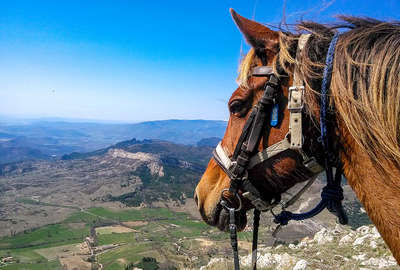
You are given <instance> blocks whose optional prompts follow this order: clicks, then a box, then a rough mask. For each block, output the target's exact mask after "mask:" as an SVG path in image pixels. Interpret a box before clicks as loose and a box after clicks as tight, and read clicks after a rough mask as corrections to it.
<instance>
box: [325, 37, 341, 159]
mask: <svg viewBox="0 0 400 270" xmlns="http://www.w3.org/2000/svg"><path fill="white" fill-rule="evenodd" d="M338 38H339V33H336V34H335V35H334V36H333V38H332V40H331V43H330V44H329V48H328V53H327V55H326V60H325V68H324V75H323V79H322V85H321V108H320V110H321V111H320V125H321V141H322V144H323V146H324V149H325V152H328V145H329V144H328V137H327V136H326V133H327V128H326V126H327V125H326V114H327V112H328V107H327V106H328V102H329V97H328V90H329V88H330V85H331V79H332V68H333V57H334V55H335V47H336V43H337V41H338Z"/></svg>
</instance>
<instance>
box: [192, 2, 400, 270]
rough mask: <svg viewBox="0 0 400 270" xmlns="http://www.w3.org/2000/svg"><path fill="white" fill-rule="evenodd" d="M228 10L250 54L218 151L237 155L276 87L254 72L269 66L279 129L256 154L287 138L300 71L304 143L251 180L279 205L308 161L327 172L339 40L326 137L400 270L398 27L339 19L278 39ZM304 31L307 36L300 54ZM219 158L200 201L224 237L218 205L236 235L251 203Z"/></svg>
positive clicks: (267, 132)
mask: <svg viewBox="0 0 400 270" xmlns="http://www.w3.org/2000/svg"><path fill="white" fill-rule="evenodd" d="M230 12H231V15H232V18H233V20H234V22H235V23H236V25H237V26H238V28H239V30H240V31H241V33H242V34H243V36H244V38H245V40H246V41H247V43H248V44H249V45H250V46H251V49H250V51H249V52H248V53H247V55H246V56H245V57H244V58H243V59H242V61H241V63H240V67H239V76H238V79H237V82H238V84H239V86H238V88H237V89H236V90H235V91H234V92H233V94H232V96H231V97H230V99H229V101H228V108H229V112H230V117H229V121H228V124H227V128H226V132H225V135H224V137H223V139H222V141H221V143H220V145H219V148H220V149H219V151H220V152H221V151H223V152H225V153H226V156H227V158H228V159H229V158H232V156H234V155H235V149H237V145H238V143H240V142H241V140H242V139H241V136H242V131H243V130H244V129H246V126H245V125H246V122H247V121H248V119H249V118H250V117H253V116H252V113H251V112H252V111H253V108H254V106H256V105H257V104H259V102H260V100H261V99H262V98H263V91H264V88H265V86H266V85H267V84H268V83H269V82H270V80H271V76H256V75H257V74H256V73H254V70H256V69H257V68H262V67H266V66H267V67H272V70H270V73H268V74H267V75H270V74H274V76H276V77H277V78H278V79H279V84H280V88H281V92H282V93H281V98H280V99H279V102H278V103H279V123H278V125H277V126H275V127H271V125H264V126H263V127H262V133H261V138H260V139H259V140H257V141H256V145H255V149H254V151H253V153H252V154H254V152H256V151H257V150H258V151H263V150H264V149H265V148H266V147H268V146H271V145H274V144H276V143H278V142H280V141H282V140H284V139H285V138H287V137H288V134H290V133H291V123H290V122H291V120H290V113H291V111H290V110H289V108H288V102H289V100H290V98H291V97H290V85H292V84H293V81H294V80H295V78H293V77H294V74H295V73H296V72H297V76H298V77H299V78H297V80H298V81H301V82H302V83H303V84H304V97H303V99H304V106H302V107H301V120H302V121H300V122H301V124H300V125H301V129H302V134H301V135H302V136H301V137H300V141H299V140H298V139H299V138H297V140H298V141H299V142H301V143H302V149H301V150H302V151H299V149H296V148H289V149H287V150H286V151H283V152H281V153H279V154H277V155H275V156H273V157H272V158H269V159H267V160H261V161H259V162H258V163H257V164H256V165H255V166H252V168H250V169H247V170H246V175H247V177H248V179H249V180H250V182H251V183H252V185H253V186H254V187H255V188H256V189H257V190H258V191H259V192H260V194H261V195H262V197H263V198H264V199H265V200H269V201H271V202H273V201H276V200H278V201H279V199H280V195H281V194H282V193H284V192H285V191H287V190H288V189H289V188H291V187H293V186H294V185H296V184H298V183H300V182H304V181H306V180H307V179H308V178H309V177H310V175H309V174H308V173H307V172H305V171H304V170H302V169H300V168H301V167H302V166H301V165H302V162H303V159H304V155H302V154H303V153H306V154H307V155H309V156H313V157H315V160H316V161H317V162H318V163H319V164H322V166H323V167H324V164H326V163H324V159H325V160H326V158H325V157H324V154H323V153H324V148H323V145H321V139H320V138H319V137H321V122H320V117H321V102H320V96H321V83H322V81H323V77H324V75H323V73H324V68H325V67H326V63H325V61H326V58H327V53H328V48H329V46H330V44H331V42H332V39H333V38H334V36H335V35H337V36H338V38H337V43H336V46H335V47H334V53H335V54H334V57H333V62H332V73H331V82H330V88H329V91H330V92H329V98H330V99H329V104H328V106H329V115H331V116H332V117H331V118H330V120H328V122H329V125H330V127H331V128H330V129H329V132H328V134H327V137H328V138H329V139H330V141H331V146H332V147H331V148H332V152H331V153H330V155H331V156H333V159H336V160H337V162H338V164H341V168H342V170H343V175H344V176H345V178H346V179H347V181H348V184H349V185H350V186H351V188H352V189H353V190H354V192H355V194H356V196H357V197H358V199H359V200H360V202H361V203H362V205H363V207H364V208H365V210H366V212H367V214H368V216H369V217H370V219H371V221H372V222H373V223H374V225H375V226H376V228H377V229H378V231H379V233H380V234H381V236H382V238H383V239H384V241H385V242H386V244H387V246H388V247H389V249H390V250H391V252H392V254H393V256H394V257H395V259H396V260H397V263H398V264H400V181H399V177H400V122H399V119H400V23H398V22H383V21H379V20H375V19H371V18H361V17H352V16H340V17H339V19H340V23H339V24H335V25H324V24H319V23H316V22H312V21H308V22H305V21H303V22H300V23H299V24H298V25H297V31H296V32H295V33H293V32H290V31H283V30H279V31H274V30H272V29H270V28H268V27H266V26H265V25H263V24H260V23H258V22H255V21H253V20H249V19H246V18H244V17H242V16H240V15H239V14H237V13H236V12H235V11H234V10H233V9H231V10H230ZM339 29H340V30H339ZM301 33H303V34H301ZM304 33H308V35H307V36H308V38H307V40H306V41H305V42H304V40H303V43H304V44H302V49H301V50H299V47H300V44H299V42H300V41H301V39H302V36H304ZM289 137H290V136H289ZM292 137H294V136H292ZM289 139H290V138H289ZM292 139H294V138H292ZM253 144H254V142H253ZM221 149H222V150H221ZM217 150H218V149H217ZM302 152H303V153H302ZM217 159H218V158H216V157H215V156H214V157H213V158H211V160H210V161H209V163H208V165H207V168H206V170H205V172H204V174H203V176H202V177H201V179H200V181H199V183H198V185H197V187H196V189H195V194H194V200H195V202H196V204H197V207H198V210H199V212H200V214H201V216H202V218H203V220H204V221H205V222H206V223H207V224H209V225H212V226H216V227H218V228H219V229H220V230H228V228H229V218H230V215H229V214H228V211H227V210H225V208H224V205H221V202H222V201H223V202H225V205H226V204H229V205H230V206H231V207H233V208H234V209H236V210H237V211H236V213H235V217H236V219H235V224H236V226H237V229H238V230H239V231H240V230H243V229H244V228H245V226H246V224H247V219H246V212H247V211H248V210H250V209H252V208H254V207H255V205H254V203H253V202H252V200H249V199H248V197H245V196H244V193H245V190H242V189H241V187H240V186H239V187H238V188H237V193H236V194H234V193H233V192H231V189H230V188H231V185H232V182H233V181H231V178H230V177H229V172H228V171H227V170H224V168H223V166H221V164H220V163H219V162H218V160H217ZM221 199H222V200H221ZM239 204H240V206H239ZM233 208H232V209H233Z"/></svg>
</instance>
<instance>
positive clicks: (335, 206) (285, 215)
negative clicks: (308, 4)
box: [274, 33, 347, 225]
mask: <svg viewBox="0 0 400 270" xmlns="http://www.w3.org/2000/svg"><path fill="white" fill-rule="evenodd" d="M338 38H339V34H338V33H336V34H335V35H334V36H333V38H332V40H331V42H330V44H329V48H328V53H327V55H326V60H325V68H324V73H323V78H322V85H321V108H320V126H321V141H322V145H323V147H324V151H325V168H326V177H327V182H328V184H327V185H326V186H325V187H324V188H323V190H322V193H321V201H320V202H319V203H318V205H317V206H315V207H314V208H313V209H311V210H310V211H308V212H306V213H298V214H297V213H292V212H289V211H282V212H281V213H280V214H278V215H276V216H275V220H274V222H275V223H278V224H280V225H287V224H288V222H289V221H290V220H304V219H308V218H312V217H313V216H316V215H317V214H319V213H320V212H321V211H322V210H324V209H325V208H326V207H328V209H329V211H331V212H333V213H334V214H336V215H337V216H338V217H339V221H340V223H342V224H346V223H347V217H346V214H345V213H344V212H343V208H342V204H341V201H342V200H343V189H342V188H341V187H340V182H339V183H334V180H333V172H332V166H331V165H330V164H329V158H328V155H329V141H328V136H327V123H326V117H327V112H328V103H329V96H328V91H329V88H330V84H331V79H332V68H333V58H334V55H335V47H336V43H337V41H338ZM340 177H341V174H340Z"/></svg>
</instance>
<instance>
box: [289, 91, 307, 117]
mask: <svg viewBox="0 0 400 270" xmlns="http://www.w3.org/2000/svg"><path fill="white" fill-rule="evenodd" d="M295 91H296V92H299V96H297V97H293V92H295ZM295 95H296V94H295ZM303 95H304V86H291V87H289V104H288V110H289V111H300V110H302V109H303V107H304V101H303Z"/></svg>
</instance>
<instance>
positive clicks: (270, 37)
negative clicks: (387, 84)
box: [194, 10, 322, 230]
mask: <svg viewBox="0 0 400 270" xmlns="http://www.w3.org/2000/svg"><path fill="white" fill-rule="evenodd" d="M231 14H232V17H233V20H234V21H235V23H236V25H237V26H238V28H239V29H240V31H241V32H242V34H243V35H244V37H245V39H246V41H247V42H248V43H249V44H250V45H251V47H252V49H251V50H250V52H249V53H248V54H247V56H246V57H245V58H244V60H243V61H242V63H241V67H240V75H239V78H238V81H239V87H238V88H237V89H236V90H235V91H234V92H233V94H232V96H231V97H230V99H229V102H228V108H229V112H230V117H229V121H228V125H227V128H226V132H225V135H224V137H223V139H222V141H221V143H220V146H219V147H220V150H219V151H220V152H221V151H222V152H224V153H226V154H224V155H226V157H228V158H232V156H234V152H235V149H236V148H240V146H239V147H238V143H241V141H240V140H241V139H240V137H241V136H243V135H242V133H243V130H244V129H245V128H246V127H245V126H246V123H247V122H248V121H249V118H250V117H254V115H253V116H252V112H254V108H255V107H257V104H259V102H260V100H261V99H262V97H263V94H264V92H265V87H266V85H268V83H269V82H270V80H272V79H271V76H272V75H274V76H275V78H277V79H278V80H279V83H278V85H277V88H278V89H277V92H278V93H277V94H278V97H276V98H277V108H278V109H277V111H276V113H277V116H278V117H277V119H275V121H276V123H275V124H274V127H270V125H268V124H267V125H263V126H262V132H261V135H260V137H259V139H258V140H257V142H256V143H257V147H256V149H255V151H260V152H261V151H263V150H265V149H266V148H267V147H268V146H272V145H275V144H277V143H279V142H285V140H288V141H290V136H291V135H290V132H289V128H290V123H289V122H290V121H291V120H290V117H289V116H290V111H289V109H288V102H289V98H290V97H289V86H290V85H291V84H292V81H293V78H292V77H293V76H291V75H290V76H287V73H286V72H284V71H283V67H281V66H280V64H279V63H280V61H279V52H280V49H281V48H280V46H281V44H280V43H281V39H282V33H281V32H277V31H273V30H271V29H269V28H268V27H266V26H264V25H261V24H259V23H257V22H254V21H252V20H248V19H246V18H244V17H242V16H240V15H238V14H237V13H236V12H235V11H233V10H231ZM286 49H287V51H289V49H288V48H286ZM261 68H264V70H268V71H269V72H267V73H265V72H264V73H263V72H262V69H261ZM268 68H269V69H268ZM287 68H289V69H290V68H293V66H291V67H290V64H289V66H288V67H287ZM254 70H256V72H254ZM260 70H261V74H260ZM275 117H276V115H275ZM300 118H301V117H300ZM298 120H299V121H300V126H301V129H302V130H303V131H302V133H303V134H304V140H303V139H302V138H300V140H302V142H301V143H302V144H303V147H302V149H304V151H303V150H302V151H297V150H294V149H292V148H291V147H287V148H285V149H283V151H281V152H279V153H278V154H277V155H275V156H273V157H271V158H268V159H266V160H263V161H258V162H256V163H255V164H253V166H251V168H250V169H247V170H246V174H247V175H246V177H248V179H249V181H250V182H251V184H252V185H253V186H254V187H255V188H256V189H257V190H259V191H260V193H261V196H262V199H263V201H267V202H269V203H271V204H272V203H274V202H275V203H276V202H278V201H279V200H280V195H281V194H282V193H283V192H285V191H286V190H288V189H289V188H291V187H292V186H294V185H295V184H296V183H299V182H302V181H305V180H307V179H309V178H310V177H311V176H312V175H313V174H312V173H311V172H310V171H309V170H307V169H306V168H304V156H305V155H307V154H309V153H320V152H321V145H320V143H318V142H317V137H318V129H317V128H316V126H315V125H314V124H313V121H312V119H311V117H308V116H303V117H302V119H298ZM266 121H267V122H268V121H270V120H269V119H267V120H266ZM295 121H297V120H295ZM249 132H250V131H249ZM293 136H294V135H293ZM301 136H302V135H301ZM292 139H293V138H292ZM253 143H254V142H253ZM289 143H290V142H289ZM294 148H296V147H294ZM221 149H222V150H221ZM254 154H255V153H254V152H253V153H250V155H251V156H254ZM315 158H316V160H319V161H321V160H322V157H321V156H320V155H318V154H317V156H316V157H315ZM321 162H322V161H321ZM230 185H231V179H230V177H229V176H228V174H227V172H226V170H224V168H222V167H221V165H220V164H218V162H217V160H216V158H215V157H214V158H212V159H211V160H210V161H209V164H208V166H207V169H206V171H205V172H204V174H203V176H202V178H201V180H200V182H199V183H198V185H197V187H196V190H195V195H194V197H195V201H196V203H197V206H198V209H199V211H200V213H201V216H202V217H203V219H204V221H205V222H207V223H208V224H209V225H212V226H217V227H218V228H219V229H221V230H227V229H228V224H229V222H228V221H229V215H228V213H227V211H226V210H225V209H224V208H223V207H222V206H221V203H220V202H221V198H223V199H224V200H225V201H227V202H228V204H229V205H230V206H231V207H236V208H238V207H239V203H240V204H241V207H240V208H241V209H240V211H238V213H237V225H238V229H239V230H242V229H244V227H245V225H246V222H247V220H246V211H247V210H249V209H251V208H254V203H253V202H252V201H251V200H249V199H248V198H247V197H246V198H244V197H243V190H242V189H240V188H239V190H238V194H232V193H231V192H229V191H227V189H229V187H230Z"/></svg>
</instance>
